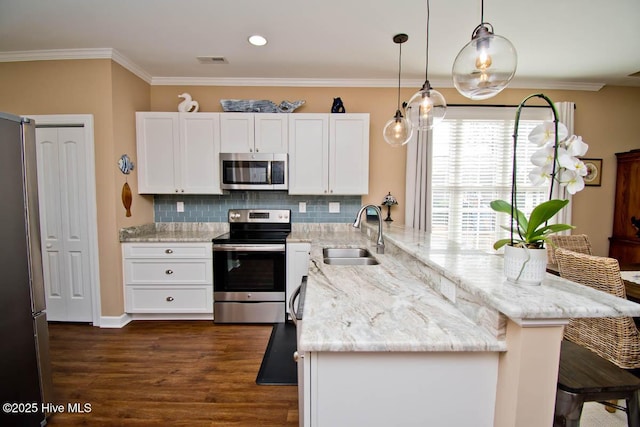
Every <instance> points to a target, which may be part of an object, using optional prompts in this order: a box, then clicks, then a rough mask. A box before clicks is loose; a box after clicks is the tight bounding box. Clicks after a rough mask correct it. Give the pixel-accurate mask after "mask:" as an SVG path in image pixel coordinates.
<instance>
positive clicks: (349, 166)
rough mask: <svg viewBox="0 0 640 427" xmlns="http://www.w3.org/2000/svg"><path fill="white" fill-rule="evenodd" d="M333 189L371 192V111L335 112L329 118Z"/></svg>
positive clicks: (335, 191) (353, 192)
mask: <svg viewBox="0 0 640 427" xmlns="http://www.w3.org/2000/svg"><path fill="white" fill-rule="evenodd" d="M329 156H330V157H329V158H330V160H329V191H330V192H331V193H333V194H368V193H369V115H368V114H332V115H331V118H330V121H329Z"/></svg>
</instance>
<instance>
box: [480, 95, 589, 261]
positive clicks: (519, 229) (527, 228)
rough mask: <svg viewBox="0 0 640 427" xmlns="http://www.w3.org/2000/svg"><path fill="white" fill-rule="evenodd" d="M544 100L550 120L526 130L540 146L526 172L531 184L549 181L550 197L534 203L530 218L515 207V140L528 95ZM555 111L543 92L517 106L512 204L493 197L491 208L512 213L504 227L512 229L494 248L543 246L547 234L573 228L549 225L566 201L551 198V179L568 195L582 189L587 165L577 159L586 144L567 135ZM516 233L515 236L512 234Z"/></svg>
mask: <svg viewBox="0 0 640 427" xmlns="http://www.w3.org/2000/svg"><path fill="white" fill-rule="evenodd" d="M534 97H537V98H542V99H544V100H545V101H546V102H547V103H548V104H549V106H550V107H551V110H552V112H553V118H554V120H553V121H545V122H543V123H542V124H540V125H538V126H536V127H535V128H534V129H533V130H532V131H531V132H530V133H529V141H530V142H532V143H534V144H537V145H538V146H539V147H540V149H539V150H537V151H536V152H535V153H533V155H532V156H531V162H532V163H533V164H534V166H535V167H534V168H533V170H532V171H531V172H530V173H529V179H530V180H531V181H532V183H533V184H534V185H542V184H544V183H545V182H547V181H550V182H551V185H550V189H549V200H547V201H545V202H543V203H540V204H539V205H538V206H536V207H535V208H534V209H533V211H532V212H531V215H530V216H529V218H527V217H526V216H525V215H524V213H523V212H521V211H520V210H518V208H517V206H516V194H517V190H516V148H517V140H518V124H519V122H520V113H521V110H522V107H524V104H525V103H526V102H527V101H528V100H529V99H531V98H534ZM557 117H558V113H557V111H556V108H555V106H554V104H553V102H552V101H551V100H550V99H549V98H548V97H547V96H545V95H543V94H534V95H529V96H528V97H527V98H525V99H524V100H523V101H522V102H521V103H520V105H519V106H518V109H517V112H516V121H515V128H514V132H513V171H512V182H511V204H509V203H507V202H505V201H504V200H494V201H492V202H491V208H492V209H493V210H494V211H496V212H501V213H506V214H508V215H510V216H511V225H510V226H509V227H505V228H507V230H509V231H510V232H511V236H510V238H508V239H500V240H498V241H497V242H495V243H494V245H493V247H494V248H495V249H499V248H501V247H502V246H504V245H507V244H508V245H511V246H520V247H527V248H543V247H544V243H545V242H546V241H547V237H548V236H549V235H550V234H553V233H557V232H560V231H564V230H570V229H572V228H574V227H573V226H571V225H569V224H548V221H549V220H550V219H551V218H552V217H553V216H554V215H556V214H557V213H558V212H559V211H560V210H561V209H562V208H564V207H565V206H566V205H567V204H568V203H569V201H568V200H560V199H553V198H552V197H553V186H554V182H558V184H559V185H561V186H564V187H566V189H567V191H568V192H569V193H570V194H575V193H577V192H578V191H580V190H582V189H583V188H584V178H583V177H584V176H586V175H587V168H586V167H585V165H584V163H583V162H582V161H581V160H580V159H579V158H578V156H583V155H584V154H585V153H586V152H587V149H588V148H589V146H588V145H587V144H586V143H585V142H584V141H582V138H581V137H579V136H576V135H571V136H569V132H568V130H567V127H566V126H565V125H564V124H562V123H560V122H559V121H558V119H557ZM516 234H517V237H516V236H515V235H516Z"/></svg>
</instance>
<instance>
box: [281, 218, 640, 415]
mask: <svg viewBox="0 0 640 427" xmlns="http://www.w3.org/2000/svg"><path fill="white" fill-rule="evenodd" d="M376 235H377V227H372V225H371V224H366V225H364V226H363V231H360V230H356V229H354V228H353V227H351V226H350V225H349V224H346V225H344V227H342V226H327V225H324V226H318V225H315V227H314V226H305V225H302V224H299V225H298V226H297V227H294V229H293V232H292V234H291V236H290V237H289V240H288V241H289V242H309V243H311V254H310V256H311V266H310V271H309V275H308V280H307V288H306V296H305V304H304V318H303V322H302V326H301V328H300V337H299V346H298V350H299V351H301V352H303V353H305V352H306V357H305V359H304V360H303V365H304V371H303V372H304V375H303V377H304V382H305V385H304V390H303V391H304V405H303V407H304V408H311V409H310V411H309V410H307V409H304V411H302V412H301V417H303V419H304V422H305V424H304V425H305V426H309V425H310V426H316V425H332V426H341V425H344V426H347V425H380V426H382V425H390V424H393V423H394V422H395V423H396V425H397V422H401V423H405V422H406V425H478V426H495V427H497V426H500V427H512V426H514V425H517V426H527V427H539V426H541V425H551V424H552V420H553V412H554V411H553V409H554V404H555V389H556V381H557V373H558V359H559V354H560V342H561V340H562V334H563V330H564V325H565V324H566V323H567V322H568V321H569V319H570V318H573V317H619V316H639V315H640V305H638V304H635V303H633V302H630V301H627V300H625V299H621V298H617V297H614V296H611V295H608V294H605V293H602V292H598V291H595V290H593V289H590V288H588V287H585V286H582V285H578V284H575V283H572V282H569V281H567V280H565V279H562V278H559V277H557V276H554V275H551V274H548V275H547V277H546V278H545V280H544V281H543V283H542V284H541V285H540V286H529V285H519V284H512V283H508V282H506V281H505V279H504V275H503V271H502V268H503V264H502V262H503V261H502V257H501V256H499V255H496V254H494V253H486V252H482V251H478V250H475V249H466V248H464V247H463V246H461V245H460V244H457V243H455V242H452V241H450V240H448V239H446V238H443V237H439V236H436V235H431V234H427V233H424V232H420V231H416V230H413V229H411V228H405V227H402V226H395V225H393V224H385V225H384V238H385V243H386V247H385V253H384V254H376V253H375V237H376ZM324 247H366V248H368V249H369V250H370V252H371V253H372V254H373V256H374V257H375V258H376V259H377V260H378V261H379V265H367V266H338V265H327V264H324V262H323V254H322V249H323V248H324ZM413 355H415V356H413ZM405 366H407V367H408V368H406V369H407V370H405V368H404V367H405ZM460 372H464V375H462V376H461V375H459V374H460ZM380 375H382V377H380ZM371 378H374V380H371ZM395 378H401V380H398V381H397V382H396V381H395V380H394V379H395ZM434 378H441V380H440V381H437V385H436V384H435V383H434V384H433V385H432V386H429V384H431V383H432V382H433V379H434ZM309 383H310V386H309V385H308V384H309ZM458 385H459V386H458ZM389 390H393V393H388V391H389ZM407 390H410V392H408V391H407ZM470 390H473V392H470ZM354 394H363V395H366V396H367V397H366V399H363V400H362V401H358V404H357V405H354V404H351V399H352V396H353V395H354ZM416 394H417V395H419V396H420V398H419V399H415V395H416ZM376 396H378V397H376ZM379 396H385V397H384V398H381V397H379ZM443 396H445V398H443ZM344 401H349V402H350V405H351V406H347V407H345V405H343V404H342V402H344ZM450 401H453V402H455V404H454V405H449V402H450ZM460 407H465V411H466V414H469V413H473V414H475V417H473V419H471V418H464V417H465V415H462V414H461V413H460V411H459V408H460ZM389 408H391V409H389ZM417 408H418V409H417ZM487 408H489V409H488V410H487ZM487 411H488V412H487ZM399 413H401V414H403V415H402V417H401V420H400V419H399V418H398V414H399ZM364 414H366V415H364ZM438 414H447V415H445V416H441V415H438ZM453 414H455V415H453ZM467 417H468V415H467ZM412 423H413V424H412ZM416 423H418V424H416ZM403 425H404V424H403Z"/></svg>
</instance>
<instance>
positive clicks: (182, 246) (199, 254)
mask: <svg viewBox="0 0 640 427" xmlns="http://www.w3.org/2000/svg"><path fill="white" fill-rule="evenodd" d="M123 254H124V257H125V258H162V259H166V260H169V259H176V258H211V243H201V242H194V243H170V242H167V243H125V244H123Z"/></svg>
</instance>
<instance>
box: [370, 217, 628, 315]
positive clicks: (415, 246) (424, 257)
mask: <svg viewBox="0 0 640 427" xmlns="http://www.w3.org/2000/svg"><path fill="white" fill-rule="evenodd" d="M369 230H371V228H370V226H369ZM384 236H385V239H386V241H388V242H390V243H392V244H393V245H396V246H397V247H398V248H400V249H401V250H402V251H404V252H406V253H409V254H411V255H412V256H413V257H415V258H416V259H417V260H419V261H421V262H422V263H424V264H425V265H426V266H427V267H429V268H430V269H432V270H433V271H435V272H436V273H437V274H436V276H442V277H445V278H446V279H448V280H450V281H451V282H453V284H455V286H456V287H457V289H458V290H459V291H461V292H466V293H469V294H470V295H472V296H474V297H475V298H477V299H478V301H479V303H480V304H484V305H486V306H488V307H491V308H494V309H496V310H498V311H499V312H501V313H503V314H504V315H505V316H507V317H509V318H510V319H512V320H514V321H516V322H517V323H520V324H525V323H527V322H529V321H543V320H545V319H547V320H554V319H567V318H572V317H609V316H610V317H621V316H633V317H637V316H640V305H639V304H636V303H634V302H631V301H628V300H626V299H622V298H617V297H615V296H613V295H609V294H606V293H603V292H599V291H596V290H594V289H592V288H589V287H587V286H583V285H578V284H575V283H573V282H570V281H568V280H565V279H562V278H560V277H558V276H555V275H553V274H549V273H547V275H546V278H545V279H544V280H543V282H542V284H541V285H539V286H531V285H522V284H513V283H509V282H507V281H506V280H505V278H504V273H503V259H502V256H499V255H496V254H494V253H486V252H482V251H478V250H474V249H465V248H464V247H462V246H461V245H459V244H457V243H455V242H452V241H450V240H448V239H446V238H444V237H439V236H435V235H431V234H427V233H424V232H421V231H418V230H414V229H412V228H408V227H407V228H405V227H403V226H395V225H388V224H385V227H384ZM437 282H438V280H437V279H434V282H432V283H431V285H432V286H434V287H435V288H438V286H439V283H437Z"/></svg>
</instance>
